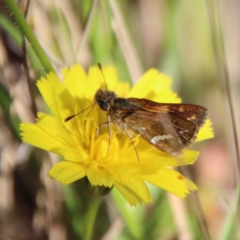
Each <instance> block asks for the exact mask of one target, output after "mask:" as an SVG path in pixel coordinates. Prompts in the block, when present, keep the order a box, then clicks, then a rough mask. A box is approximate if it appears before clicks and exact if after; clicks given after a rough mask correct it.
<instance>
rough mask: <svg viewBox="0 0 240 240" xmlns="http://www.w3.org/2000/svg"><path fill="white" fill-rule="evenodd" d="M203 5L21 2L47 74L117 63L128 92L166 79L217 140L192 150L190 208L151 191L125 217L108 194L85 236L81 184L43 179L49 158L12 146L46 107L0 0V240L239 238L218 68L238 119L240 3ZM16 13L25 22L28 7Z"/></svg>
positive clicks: (139, 0)
mask: <svg viewBox="0 0 240 240" xmlns="http://www.w3.org/2000/svg"><path fill="white" fill-rule="evenodd" d="M210 2H213V8H212V6H211V5H210V4H209V3H207V1H206V2H205V1H187V0H182V1H177V0H176V1H173V0H169V1H155V0H148V1H143V0H135V1H126V0H122V1H114V0H109V1H80V0H78V1H77V0H71V1H56V0H48V1H47V0H43V1H31V2H30V5H29V7H28V8H27V9H28V14H27V16H26V20H27V22H28V24H29V26H30V27H31V28H32V31H33V32H34V34H35V36H36V38H37V40H38V41H39V43H40V44H41V46H42V47H43V49H44V51H45V52H46V54H47V56H48V58H49V60H50V62H51V63H52V65H53V67H54V69H55V70H56V72H60V70H61V68H62V67H66V66H71V65H72V64H74V63H80V64H81V65H82V66H84V68H85V69H88V67H89V66H91V65H96V64H97V63H98V62H100V63H101V64H102V65H103V66H107V65H115V66H116V68H117V71H118V75H119V78H120V79H121V80H122V81H128V82H129V83H131V84H134V82H136V81H137V80H138V79H139V77H140V76H141V75H142V74H143V73H144V72H145V71H146V70H148V69H150V68H157V69H159V71H162V72H164V73H165V74H167V75H169V76H171V77H172V79H173V89H174V90H175V91H176V92H177V93H178V94H179V96H180V97H182V99H183V102H185V103H193V104H200V105H203V106H205V107H206V108H208V109H209V112H210V114H209V117H210V119H211V120H212V122H213V127H214V132H215V138H214V139H211V140H208V141H205V142H204V143H201V144H200V143H198V144H196V145H194V149H197V150H199V151H200V152H201V154H200V157H199V159H198V160H197V162H196V163H195V164H194V166H191V168H190V172H191V177H192V179H193V180H194V181H195V182H196V184H197V185H198V188H199V191H198V193H197V194H198V197H199V198H197V197H196V196H195V197H189V198H188V199H187V200H179V199H177V198H175V197H173V196H169V195H168V194H167V193H165V192H163V191H161V190H159V189H157V188H154V187H151V192H152V194H153V204H152V205H149V206H141V207H132V208H131V207H130V206H129V205H128V204H127V203H126V201H125V199H123V197H122V196H120V195H119V194H118V193H117V192H116V191H115V190H113V191H112V192H111V193H110V194H109V195H107V196H105V197H104V201H102V203H101V206H100V207H99V210H98V214H97V216H96V220H95V223H94V227H93V231H92V232H91V235H92V236H86V234H85V231H86V230H85V229H86V228H87V227H88V226H87V224H86V216H87V214H89V212H88V210H87V209H88V208H87V206H88V203H89V200H88V199H89V197H91V196H89V194H88V193H87V192H85V191H83V189H84V186H85V182H84V181H78V182H76V183H75V184H71V185H70V186H67V187H63V186H61V185H60V184H58V183H56V182H55V180H50V179H49V178H48V177H47V172H48V171H49V169H50V168H51V166H52V165H53V164H54V163H55V162H56V161H57V159H58V158H57V156H54V155H52V154H48V153H46V152H44V151H42V150H39V149H34V148H33V147H31V146H28V145H26V144H24V143H22V142H21V139H20V135H19V129H18V125H19V123H20V122H35V117H36V111H44V109H45V105H44V103H43V101H42V98H41V96H40V94H39V92H38V90H37V88H36V86H35V82H36V80H37V79H38V78H39V77H41V76H44V75H45V74H46V73H45V72H44V69H43V68H42V66H41V64H40V63H39V61H38V58H37V57H36V55H35V54H34V51H33V49H32V48H31V44H29V43H28V42H26V48H25V49H24V48H23V47H22V46H23V39H22V33H21V31H19V30H18V26H19V24H18V23H17V22H16V20H15V19H14V17H13V16H12V14H11V10H9V9H8V8H7V7H6V5H5V3H4V1H3V2H1V5H0V154H1V159H0V161H1V162H0V196H1V197H0V239H3V240H5V239H53V240H65V239H102V240H108V239H117V240H120V239H121V240H122V239H182V240H185V239H209V238H210V239H237V233H238V230H237V229H238V221H236V219H235V218H234V213H236V211H237V208H236V207H235V205H234V204H235V203H236V202H237V201H238V195H235V194H236V187H237V185H236V179H238V178H237V176H238V175H237V174H236V172H239V171H238V170H239V169H238V168H236V165H235V164H236V162H234V159H235V151H234V143H233V142H232V134H233V133H232V128H231V123H230V122H229V111H228V110H229V106H228V101H227V98H226V94H227V89H226V87H225V86H224V85H222V82H221V78H222V70H223V68H224V67H226V68H227V69H228V71H229V76H230V82H229V83H230V84H231V88H232V91H231V98H232V99H233V106H234V110H235V112H234V113H235V117H236V119H237V120H238V119H239V117H238V116H239V107H238V105H239V94H238V92H239V78H240V68H239V63H240V30H239V23H240V2H239V1H236V0H235V1H215V2H214V1H210ZM18 4H19V7H20V9H21V11H22V12H23V13H24V12H25V11H26V4H27V2H26V1H18ZM213 10H214V11H216V13H217V15H215V13H214V11H213ZM218 14H219V16H220V17H219V18H216V16H218ZM211 19H214V20H216V23H217V25H212V24H211V23H212V22H211ZM219 27H220V28H222V32H221V29H220V30H219ZM217 30H218V31H219V32H220V35H219V36H218V35H214V32H215V31H217ZM221 34H222V36H221ZM221 37H223V40H224V44H223V46H224V48H225V51H226V60H227V64H225V65H223V67H222V68H220V69H219V68H217V67H216V66H218V65H216V63H218V62H219V61H221V59H219V58H218V57H219V55H218V53H216V52H214V48H215V47H218V46H219V42H221ZM224 48H223V47H222V46H221V45H220V48H218V51H220V53H223V52H224ZM24 62H25V63H27V66H28V67H27V71H26V68H24V67H23V66H24ZM227 80H229V79H227ZM222 89H223V90H222ZM237 124H238V121H237ZM235 131H237V130H235ZM233 169H235V173H234V171H233ZM198 200H199V202H200V205H198ZM200 206H201V208H202V210H203V212H201V211H200ZM234 207H235V208H234ZM207 229H208V230H207ZM208 231H209V234H210V237H209V235H208V234H207V233H206V232H208Z"/></svg>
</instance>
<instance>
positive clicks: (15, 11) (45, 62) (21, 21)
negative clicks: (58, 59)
mask: <svg viewBox="0 0 240 240" xmlns="http://www.w3.org/2000/svg"><path fill="white" fill-rule="evenodd" d="M5 3H6V5H7V6H8V8H9V10H10V11H11V13H12V15H13V17H14V18H15V20H16V22H17V24H16V25H17V27H18V28H19V29H20V31H21V32H22V33H23V34H24V36H25V37H26V38H27V40H28V42H29V43H30V44H31V46H32V48H33V51H34V52H35V54H36V56H37V57H38V59H39V61H40V63H41V64H42V66H43V68H44V70H45V72H46V73H49V72H55V70H54V69H53V67H52V64H51V63H50V61H49V59H48V57H47V55H46V54H45V52H44V51H43V49H42V47H41V45H40V44H39V42H38V40H37V39H36V37H35V36H34V34H33V32H32V29H31V28H30V27H29V25H28V24H27V22H26V20H25V18H24V16H23V14H22V12H21V11H20V10H19V8H18V6H17V4H16V3H15V1H14V0H5Z"/></svg>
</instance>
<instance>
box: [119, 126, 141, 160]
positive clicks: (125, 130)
mask: <svg viewBox="0 0 240 240" xmlns="http://www.w3.org/2000/svg"><path fill="white" fill-rule="evenodd" d="M123 130H124V132H125V133H126V134H127V136H128V138H129V139H130V142H131V144H132V145H133V147H134V150H135V152H136V155H137V159H138V162H140V159H139V155H138V151H137V148H136V146H135V144H134V142H133V141H132V137H131V136H130V135H129V133H128V131H127V129H125V128H124V127H123Z"/></svg>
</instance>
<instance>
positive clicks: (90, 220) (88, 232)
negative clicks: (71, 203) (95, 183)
mask: <svg viewBox="0 0 240 240" xmlns="http://www.w3.org/2000/svg"><path fill="white" fill-rule="evenodd" d="M101 200H102V198H101V197H92V199H91V202H90V203H89V205H88V209H87V214H86V218H85V221H84V233H83V240H90V239H91V238H92V233H93V228H94V223H95V219H96V216H97V212H98V209H99V206H100V203H101Z"/></svg>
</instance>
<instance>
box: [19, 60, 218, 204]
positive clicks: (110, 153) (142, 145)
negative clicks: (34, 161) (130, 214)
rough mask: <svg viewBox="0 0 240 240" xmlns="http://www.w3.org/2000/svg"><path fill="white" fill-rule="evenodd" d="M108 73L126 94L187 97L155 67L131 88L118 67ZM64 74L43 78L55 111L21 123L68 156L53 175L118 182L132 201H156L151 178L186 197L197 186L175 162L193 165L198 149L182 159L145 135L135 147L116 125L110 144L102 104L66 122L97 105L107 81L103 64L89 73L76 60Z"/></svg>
mask: <svg viewBox="0 0 240 240" xmlns="http://www.w3.org/2000/svg"><path fill="white" fill-rule="evenodd" d="M103 74H104V77H105V79H106V85H107V88H108V90H111V91H114V92H115V93H116V94H117V95H118V96H120V97H138V98H148V99H150V100H153V101H156V102H162V103H167V102H168V103H180V101H181V99H180V98H179V97H178V96H177V95H176V94H175V93H174V92H173V91H172V90H171V89H170V85H171V79H170V78H169V77H167V76H165V75H163V74H161V73H159V72H158V71H157V70H155V69H151V70H149V71H148V72H147V73H145V74H144V75H143V76H142V78H141V79H140V80H139V82H138V83H137V84H136V85H135V86H134V87H133V88H132V89H131V90H130V89H129V85H128V84H127V83H123V82H119V81H118V78H117V74H116V71H115V69H114V68H113V67H107V68H104V69H103ZM63 76H64V77H63V82H61V81H60V80H59V79H58V77H57V76H56V75H54V74H52V73H51V74H49V75H48V76H47V77H46V78H42V79H40V80H39V81H38V82H37V86H38V88H39V90H40V92H41V94H42V96H43V98H44V100H45V101H46V103H47V105H48V107H49V108H50V110H51V112H52V116H50V115H47V114H45V113H38V116H37V123H36V124H30V123H22V124H21V130H22V139H23V141H24V142H27V143H29V144H31V145H33V146H36V147H39V148H42V149H44V150H46V151H49V152H53V153H55V154H58V155H61V156H63V158H64V161H61V162H59V163H57V164H56V165H55V166H53V167H52V169H51V170H50V171H49V176H50V177H52V178H56V179H57V180H58V181H59V182H61V183H62V184H70V183H72V182H74V181H76V180H78V179H81V178H83V177H87V178H88V180H89V182H90V183H91V184H92V185H93V186H105V187H109V188H111V187H113V186H115V187H116V188H117V189H118V190H119V191H120V192H121V194H122V195H123V196H124V197H125V198H126V200H127V201H128V202H129V203H130V204H131V205H136V204H142V202H145V203H147V204H148V203H150V202H151V194H150V192H149V189H148V187H147V184H146V183H151V184H154V185H156V186H158V187H160V188H163V189H165V190H166V191H168V192H171V193H172V194H174V195H177V196H179V197H180V198H184V197H186V195H187V194H189V192H190V191H191V190H196V189H197V187H196V186H195V185H194V183H192V182H191V181H190V180H189V179H187V178H185V177H184V176H182V175H181V174H180V173H178V172H177V171H175V170H173V169H172V167H174V166H179V165H187V164H192V163H193V162H194V161H195V160H196V158H197V156H198V152H196V151H193V150H184V151H183V155H182V157H181V158H175V157H173V156H171V155H170V154H167V153H164V152H162V151H160V150H158V149H156V148H154V147H153V146H152V145H150V144H149V143H147V142H146V141H144V140H143V139H142V138H141V137H140V136H136V137H135V138H134V139H133V142H134V146H135V147H136V149H137V150H135V148H134V146H133V143H132V142H131V141H130V139H129V137H128V135H127V134H126V133H125V132H124V131H121V129H118V128H117V127H116V126H114V125H113V124H111V133H112V134H111V141H110V144H109V129H108V126H102V127H100V128H98V126H99V125H100V124H103V123H106V122H107V114H106V112H104V111H102V110H101V109H100V108H99V107H98V106H94V107H92V108H90V109H89V110H86V111H83V112H82V113H81V114H80V115H79V116H76V117H74V118H72V119H71V120H69V121H67V122H65V121H64V119H66V117H68V116H71V115H74V114H76V113H78V112H80V111H82V110H84V109H86V108H87V107H89V106H90V105H91V104H93V102H94V95H95V93H96V91H97V90H98V89H100V88H103V89H104V88H105V89H106V86H105V83H104V80H103V76H102V73H101V72H100V70H99V69H98V68H97V67H92V68H90V70H89V72H88V73H87V74H86V73H85V71H84V70H83V69H82V68H81V67H80V66H79V65H75V66H73V67H71V68H70V69H65V70H63ZM210 125H211V124H210V121H209V120H208V121H207V122H206V124H205V125H204V126H203V127H202V129H201V130H200V132H199V134H198V139H197V140H203V139H206V138H210V137H212V136H213V133H212V129H211V126H210ZM96 132H98V134H97V135H96ZM136 151H137V152H136ZM138 157H139V159H140V161H138Z"/></svg>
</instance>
